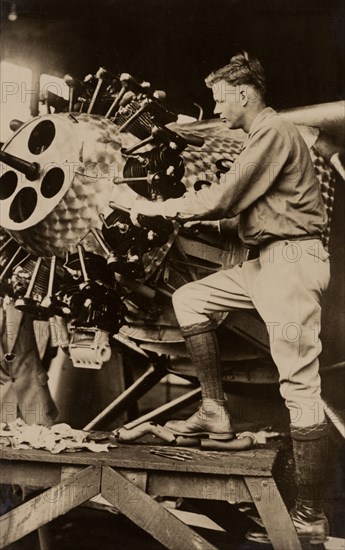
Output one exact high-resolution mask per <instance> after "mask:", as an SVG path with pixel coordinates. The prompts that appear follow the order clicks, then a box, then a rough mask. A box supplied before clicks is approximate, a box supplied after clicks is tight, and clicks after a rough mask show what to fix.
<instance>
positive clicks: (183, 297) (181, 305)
mask: <svg viewBox="0 0 345 550" xmlns="http://www.w3.org/2000/svg"><path fill="white" fill-rule="evenodd" d="M192 286H193V283H187V284H185V285H183V286H181V287H180V288H178V289H177V290H175V292H174V294H173V296H172V303H173V306H174V310H175V312H179V311H183V310H185V309H191V304H192V301H193V298H192V296H193V292H192V290H193V289H192Z"/></svg>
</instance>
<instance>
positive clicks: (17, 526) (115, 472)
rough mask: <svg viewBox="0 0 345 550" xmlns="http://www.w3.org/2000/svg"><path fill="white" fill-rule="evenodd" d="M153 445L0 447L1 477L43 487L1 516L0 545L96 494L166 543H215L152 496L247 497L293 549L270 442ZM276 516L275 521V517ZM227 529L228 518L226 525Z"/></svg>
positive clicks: (275, 537)
mask: <svg viewBox="0 0 345 550" xmlns="http://www.w3.org/2000/svg"><path fill="white" fill-rule="evenodd" d="M150 448H152V446H147V445H120V446H119V447H117V448H114V449H112V450H111V451H110V452H108V453H105V452H104V453H97V454H96V453H91V452H78V453H61V454H58V455H53V454H51V453H49V452H48V451H36V450H29V451H23V450H20V451H19V450H14V449H10V448H3V449H2V450H1V451H0V468H1V483H16V484H18V485H23V486H29V487H31V488H37V489H46V490H45V491H44V492H42V493H41V494H39V495H38V496H36V497H34V498H32V499H31V500H29V501H27V502H25V503H24V504H21V505H20V506H18V507H17V508H15V509H14V510H12V511H10V512H8V513H7V514H6V515H4V516H2V518H1V520H0V521H1V523H0V548H4V547H6V546H7V545H8V544H10V543H12V542H14V541H16V540H18V539H20V538H22V537H23V536H25V535H27V534H28V533H31V532H32V531H34V530H36V529H38V528H39V527H42V526H43V525H46V524H47V523H49V522H50V521H51V520H53V519H55V518H57V517H58V516H60V515H62V514H65V513H66V512H68V511H69V510H71V509H73V508H75V507H76V506H79V505H80V504H82V503H83V502H86V501H87V500H89V499H90V498H92V497H94V496H96V495H98V494H99V493H101V494H102V496H103V497H104V498H105V499H106V500H108V501H109V502H110V503H111V504H112V505H113V506H115V507H116V508H117V509H118V510H119V512H121V513H122V514H124V515H125V516H127V517H128V518H129V519H130V520H132V521H133V522H134V523H135V524H136V525H138V526H139V527H141V528H142V529H144V530H145V531H146V532H147V533H150V534H151V535H152V536H153V537H154V538H155V539H157V540H158V541H159V542H160V543H161V544H163V545H164V546H166V547H167V548H170V549H172V550H186V549H188V550H190V549H193V548H195V549H198V550H201V549H202V550H203V549H205V550H211V549H213V550H214V549H215V547H214V546H213V545H212V544H210V543H209V542H208V541H207V540H205V539H204V538H202V537H201V536H200V535H198V534H197V533H195V532H194V531H193V530H192V529H191V528H190V527H189V526H187V525H186V524H184V523H183V522H182V521H181V520H180V519H178V518H176V517H175V516H174V515H172V514H171V513H170V512H169V511H168V510H166V509H165V508H163V506H161V505H160V504H159V503H158V502H157V501H156V500H154V499H152V498H151V495H161V496H166V497H169V496H170V497H190V498H201V499H213V500H222V501H227V502H230V503H231V504H233V503H237V502H254V503H255V505H256V507H257V510H258V512H259V514H260V516H261V518H262V520H263V523H264V525H265V527H266V529H267V531H268V533H269V535H270V538H271V541H272V544H273V546H274V548H275V549H276V550H281V549H282V548H284V550H300V549H301V545H300V543H299V541H298V538H297V535H296V532H295V529H294V527H293V524H292V522H291V519H290V516H289V514H288V511H287V509H286V507H285V505H284V503H283V500H282V498H281V496H280V494H279V492H278V489H277V487H276V484H275V481H274V479H273V476H272V468H273V464H274V461H275V458H276V454H277V452H276V450H274V449H253V450H248V451H242V452H229V453H227V455H228V456H224V454H223V453H222V454H218V453H214V457H213V456H212V459H211V458H210V457H208V456H207V455H205V457H204V456H202V455H201V454H200V453H199V454H198V455H197V456H196V458H195V459H194V458H193V460H186V461H175V460H172V459H171V458H166V457H162V456H157V455H154V454H151V453H150ZM277 518H279V521H277ZM229 528H230V532H231V525H230V526H229Z"/></svg>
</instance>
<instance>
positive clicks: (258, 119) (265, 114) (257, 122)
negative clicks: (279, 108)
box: [248, 107, 276, 136]
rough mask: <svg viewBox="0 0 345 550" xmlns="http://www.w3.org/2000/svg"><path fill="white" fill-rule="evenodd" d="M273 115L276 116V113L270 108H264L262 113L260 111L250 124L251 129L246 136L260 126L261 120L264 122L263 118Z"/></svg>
mask: <svg viewBox="0 0 345 550" xmlns="http://www.w3.org/2000/svg"><path fill="white" fill-rule="evenodd" d="M274 114H276V111H275V110H274V109H272V107H265V108H264V109H262V111H260V113H258V114H257V115H256V117H255V118H254V120H253V122H252V124H251V127H250V129H249V132H248V136H249V135H250V134H251V133H252V132H253V131H254V130H255V128H256V127H257V126H259V125H260V124H261V122H262V121H263V120H265V118H267V117H268V116H272V115H274Z"/></svg>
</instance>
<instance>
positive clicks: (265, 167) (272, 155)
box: [162, 126, 291, 220]
mask: <svg viewBox="0 0 345 550" xmlns="http://www.w3.org/2000/svg"><path fill="white" fill-rule="evenodd" d="M290 151H291V148H290V143H288V142H287V139H286V138H285V139H284V138H283V137H282V136H281V134H280V133H279V131H278V130H276V129H275V128H274V127H272V126H260V127H259V128H258V129H257V130H255V131H254V132H253V133H252V134H249V136H248V141H247V146H246V147H245V149H244V150H243V151H242V152H241V153H240V155H239V156H238V157H237V158H236V160H235V162H234V163H233V165H232V167H231V170H230V171H229V172H227V173H226V174H224V175H222V177H221V179H220V181H216V182H213V183H212V185H211V186H210V187H205V188H202V189H200V191H194V190H193V191H189V192H187V193H186V194H185V195H184V196H183V197H181V198H179V199H168V200H167V201H165V202H164V203H163V204H162V206H163V209H164V215H165V216H166V217H169V218H170V217H171V218H176V217H177V218H180V219H183V220H188V219H190V220H193V219H206V218H207V219H221V218H232V217H234V216H236V215H237V214H239V213H240V212H242V211H243V210H245V209H246V208H248V207H249V206H250V205H251V204H253V203H254V202H255V201H256V200H257V199H259V198H260V197H261V196H262V195H264V194H265V193H266V192H267V190H268V189H269V188H270V187H271V185H272V184H273V182H274V181H275V180H276V178H277V177H278V176H279V173H280V171H281V170H282V168H283V166H284V164H285V163H286V161H287V160H288V156H289V152H290Z"/></svg>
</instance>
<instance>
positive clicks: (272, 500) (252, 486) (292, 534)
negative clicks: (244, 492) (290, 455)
mask: <svg viewBox="0 0 345 550" xmlns="http://www.w3.org/2000/svg"><path fill="white" fill-rule="evenodd" d="M244 481H245V483H246V485H247V487H248V490H249V493H250V495H251V497H252V499H253V502H254V503H255V506H256V508H257V510H258V512H259V515H260V517H261V519H262V521H263V524H264V526H265V528H266V530H267V533H268V536H269V538H270V539H271V543H272V545H273V547H274V548H275V550H283V549H284V550H302V546H301V543H300V541H299V539H298V537H297V533H296V530H295V527H294V525H293V523H292V520H291V517H290V514H289V512H288V511H287V509H286V506H285V504H284V502H283V499H282V497H281V495H280V493H279V491H278V489H277V486H276V483H275V481H274V479H273V477H251V476H244ZM278 518H279V521H278Z"/></svg>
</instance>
